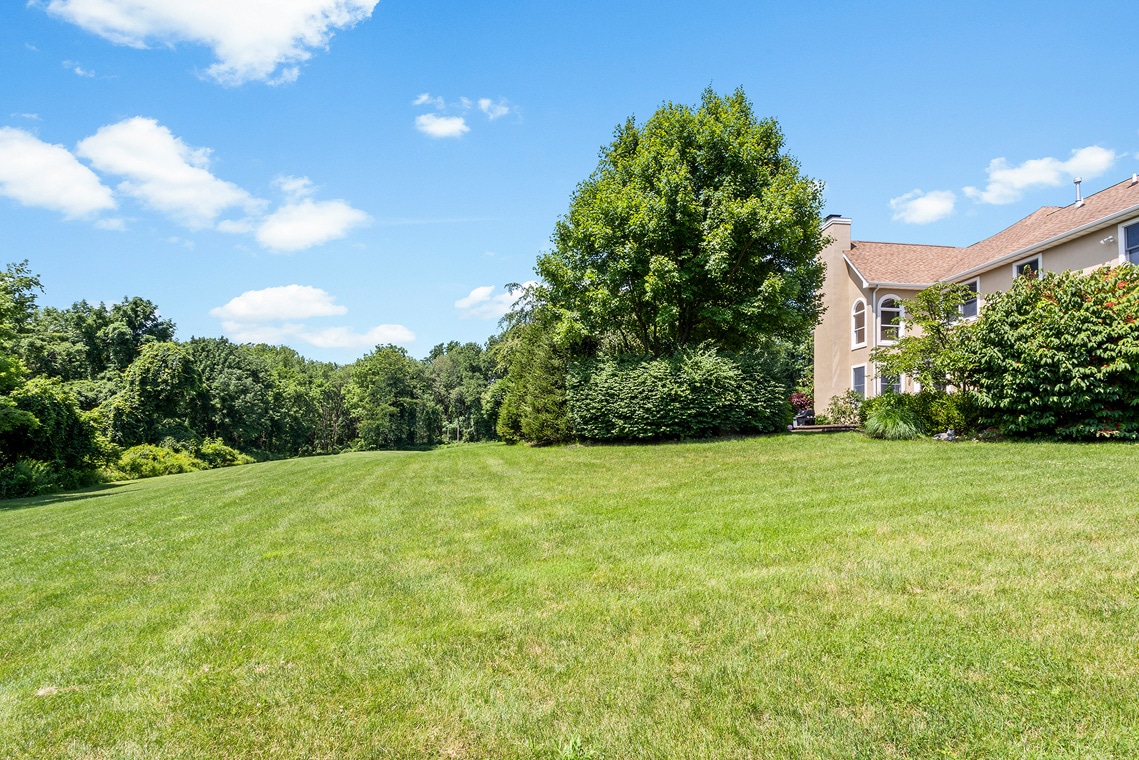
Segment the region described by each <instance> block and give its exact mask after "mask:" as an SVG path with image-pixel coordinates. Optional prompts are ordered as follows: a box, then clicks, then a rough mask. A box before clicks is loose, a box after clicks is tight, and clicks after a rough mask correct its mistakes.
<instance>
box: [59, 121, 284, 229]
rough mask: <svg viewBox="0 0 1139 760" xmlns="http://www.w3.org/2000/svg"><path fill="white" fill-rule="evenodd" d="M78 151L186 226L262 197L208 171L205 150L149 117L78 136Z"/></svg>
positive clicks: (208, 222)
mask: <svg viewBox="0 0 1139 760" xmlns="http://www.w3.org/2000/svg"><path fill="white" fill-rule="evenodd" d="M78 153H79V155H80V156H82V157H83V158H86V159H87V160H89V161H90V162H91V164H92V165H93V166H94V167H95V168H96V169H98V170H99V171H101V172H107V173H109V174H117V175H120V176H123V177H126V179H125V180H124V181H123V182H122V183H120V184H119V186H118V189H119V191H120V192H122V193H125V194H127V195H130V196H133V197H135V198H138V199H139V200H141V201H142V202H143V203H145V204H146V205H148V206H150V207H151V208H154V209H157V210H158V211H161V212H163V213H166V214H169V215H170V216H172V217H174V218H175V219H176V220H178V221H179V222H181V223H182V224H184V225H186V226H187V227H190V228H201V227H209V226H212V225H213V223H214V220H215V219H217V217H218V215H220V214H221V213H222V212H223V211H225V210H227V209H230V208H233V207H242V208H244V209H245V210H246V211H247V212H252V211H255V210H257V209H258V208H259V207H261V206H262V204H263V202H262V201H259V200H257V199H256V198H254V197H253V196H251V195H250V194H249V193H247V192H246V191H245V190H242V189H241V188H240V187H238V186H237V185H235V184H233V183H232V182H226V181H224V180H220V179H218V178H217V177H215V176H214V175H213V174H211V173H210V172H209V163H210V160H209V158H210V151H209V150H208V149H206V148H191V147H190V146H188V145H186V143H184V142H183V141H182V140H181V139H180V138H177V137H175V136H174V135H173V134H171V132H170V130H169V129H167V128H166V127H163V126H161V125H159V123H158V122H157V121H155V120H154V119H144V118H142V117H140V116H136V117H134V118H133V119H127V120H125V121H121V122H119V123H117V124H111V125H108V126H105V127H102V128H101V129H99V131H98V132H96V133H95V134H94V135H93V136H91V137H88V138H86V139H85V140H82V141H80V143H79V146H78Z"/></svg>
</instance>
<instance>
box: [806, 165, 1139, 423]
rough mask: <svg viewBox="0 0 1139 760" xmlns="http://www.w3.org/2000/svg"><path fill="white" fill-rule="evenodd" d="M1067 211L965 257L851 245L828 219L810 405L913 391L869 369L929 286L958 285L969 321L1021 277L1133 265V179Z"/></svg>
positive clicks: (961, 251)
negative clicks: (906, 303) (907, 305)
mask: <svg viewBox="0 0 1139 760" xmlns="http://www.w3.org/2000/svg"><path fill="white" fill-rule="evenodd" d="M1078 188H1079V184H1078V181H1077V200H1076V202H1075V203H1073V204H1071V205H1069V206H1063V207H1059V206H1045V207H1044V208H1041V209H1039V210H1037V211H1035V212H1033V213H1032V214H1030V215H1028V216H1026V217H1025V218H1024V219H1021V220H1020V221H1019V222H1017V223H1016V224H1014V225H1012V226H1011V227H1009V228H1007V229H1005V230H1002V231H1001V232H998V233H997V234H996V235H993V236H992V237H989V238H986V239H984V240H982V241H980V242H979V243H974V244H973V245H970V246H968V247H965V248H955V247H953V246H941V245H909V244H905V243H874V242H867V241H855V240H851V235H850V227H851V220H850V219H845V218H843V217H841V216H837V215H834V216H829V217H827V219H826V221H825V222H824V225H823V233H824V235H826V236H827V237H829V238H830V242H829V244H828V245H827V246H826V248H824V249H823V251H822V253H821V254H820V255H821V257H822V259H823V261H824V262H825V263H826V266H827V273H826V281H825V283H824V285H823V290H822V296H823V306H824V307H825V311H824V312H823V316H822V320H821V322H820V323H819V324H818V326H817V327H816V328H815V403H816V405H817V406H818V407H819V408H820V409H822V408H825V407H826V406H827V404H828V403H829V401H830V399H831V398H833V397H834V396H837V395H841V394H843V393H845V392H846V391H848V390H854V391H857V392H858V393H860V394H862V395H864V396H867V397H870V396H875V395H878V394H879V393H882V392H883V391H884V390H886V389H887V388H889V387H893V388H894V389H895V390H898V391H915V390H917V388H916V384H915V383H914V381H913V379H912V378H908V377H886V376H883V375H881V374H879V373H878V372H876V371H875V367H874V363H873V362H872V361H871V359H870V354H871V352H872V351H873V350H874V349H875V348H876V347H878V346H882V345H888V344H890V343H892V342H894V341H896V340H897V339H898V337H899V336H902V335H905V331H906V321H905V312H904V308H903V305H902V301H903V300H904V299H909V298H913V297H914V295H915V294H917V293H918V291H920V290H922V289H923V288H926V287H928V286H929V285H931V284H933V283H935V282H960V283H964V284H965V285H967V286H968V287H969V288H970V289H971V290H972V291H973V292H974V293H976V294H977V295H976V298H974V299H972V300H970V301H968V302H967V303H966V304H965V305H964V308H963V311H964V316H966V317H970V316H976V314H977V311H978V309H980V308H981V307H982V306H983V305H984V301H985V296H986V295H988V294H991V293H995V292H998V291H1001V290H1005V289H1006V288H1008V287H1009V286H1010V285H1011V284H1012V280H1013V278H1014V277H1017V276H1019V275H1021V274H1024V273H1026V272H1029V271H1037V272H1043V271H1065V270H1078V271H1086V270H1089V269H1094V268H1096V267H1100V266H1105V265H1114V264H1119V263H1123V262H1126V261H1131V262H1132V263H1137V264H1139V177H1137V176H1135V175H1132V176H1131V178H1130V179H1127V180H1124V181H1123V182H1120V183H1119V184H1117V185H1114V186H1112V187H1109V188H1107V189H1106V190H1103V191H1101V192H1098V193H1096V194H1094V195H1090V196H1088V197H1087V198H1082V199H1081V198H1080V197H1079V191H1078Z"/></svg>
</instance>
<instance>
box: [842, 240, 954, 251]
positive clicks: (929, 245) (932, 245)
mask: <svg viewBox="0 0 1139 760" xmlns="http://www.w3.org/2000/svg"><path fill="white" fill-rule="evenodd" d="M850 242H851V244H852V245H853V244H856V243H873V244H874V245H908V246H920V247H921V248H953V249H959V248H960V247H961V246H959V245H941V244H940V243H892V242H889V241H886V240H851V241H850Z"/></svg>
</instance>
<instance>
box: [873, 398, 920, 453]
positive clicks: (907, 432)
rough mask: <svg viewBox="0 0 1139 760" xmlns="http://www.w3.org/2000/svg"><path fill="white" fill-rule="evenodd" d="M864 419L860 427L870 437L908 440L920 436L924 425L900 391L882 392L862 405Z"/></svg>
mask: <svg viewBox="0 0 1139 760" xmlns="http://www.w3.org/2000/svg"><path fill="white" fill-rule="evenodd" d="M863 409H864V410H865V413H866V421H865V422H864V423H863V425H862V428H863V430H864V431H865V432H866V434H867V435H868V436H870V437H871V438H884V439H886V440H890V441H909V440H913V439H915V438H921V437H922V436H923V435H924V434H925V427H924V425H923V424H922V420H921V417H920V416H918V414H917V412H915V411H914V409H913V408H911V406H910V404H909V402H908V400H907V398H906V396H905V395H904V394H901V393H884V394H882V395H881V396H878V397H877V398H873V399H870V400H869V401H867V402H866V404H864V405H863Z"/></svg>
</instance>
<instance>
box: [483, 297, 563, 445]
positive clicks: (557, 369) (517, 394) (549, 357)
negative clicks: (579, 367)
mask: <svg viewBox="0 0 1139 760" xmlns="http://www.w3.org/2000/svg"><path fill="white" fill-rule="evenodd" d="M551 317H552V312H551V311H550V310H549V309H548V308H536V309H530V310H523V311H518V312H515V313H514V314H512V315H509V316H508V317H507V322H508V324H509V326H508V327H507V329H506V330H505V331H504V332H503V334H502V336H501V340H500V341H499V342H498V343H497V344H496V345H495V346H494V348H493V349H492V355H493V356H494V358H495V359H496V360H497V361H498V366H499V368H500V371H501V372H502V373H503V374H504V375H505V378H504V379H503V380H501V381H500V382H499V383H498V384H496V385H495V386H494V389H493V395H492V400H495V401H498V402H499V410H498V418H497V425H496V430H497V432H498V435H499V436H501V438H502V440H504V441H506V442H507V443H517V442H518V441H530V442H532V443H539V444H547V443H557V442H558V441H565V440H567V439H569V437H570V421H569V411H568V408H567V406H566V374H567V372H568V371H569V358H570V351H569V350H568V349H567V348H565V347H564V346H562V345H559V343H558V341H557V340H556V339H555V335H554V324H553V320H552V318H551Z"/></svg>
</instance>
